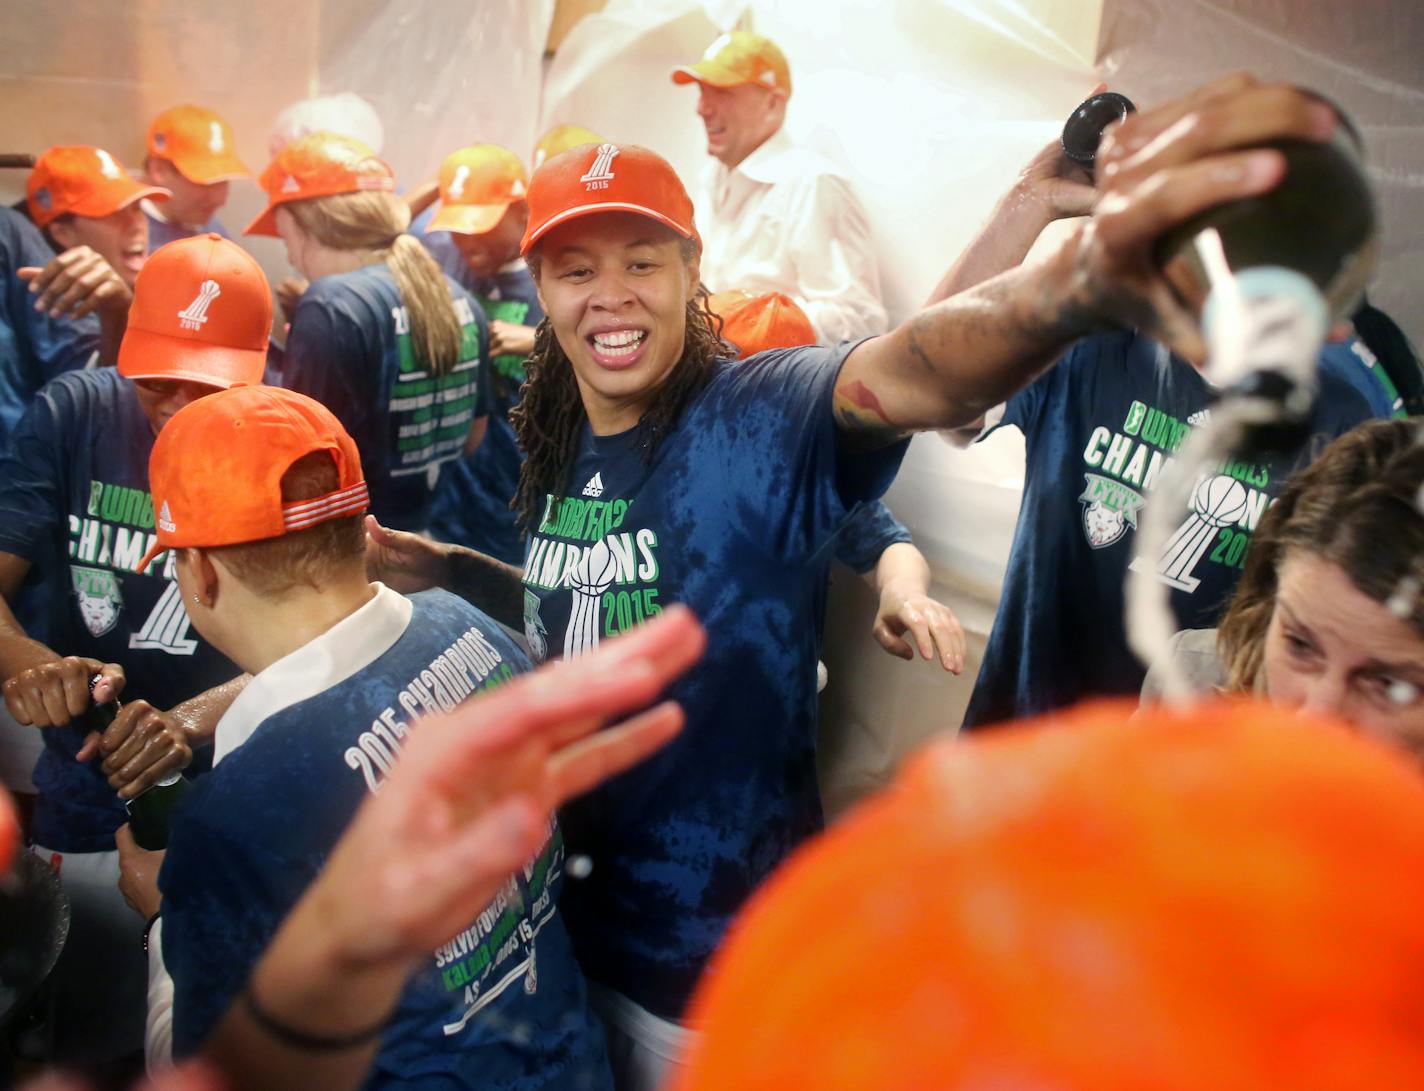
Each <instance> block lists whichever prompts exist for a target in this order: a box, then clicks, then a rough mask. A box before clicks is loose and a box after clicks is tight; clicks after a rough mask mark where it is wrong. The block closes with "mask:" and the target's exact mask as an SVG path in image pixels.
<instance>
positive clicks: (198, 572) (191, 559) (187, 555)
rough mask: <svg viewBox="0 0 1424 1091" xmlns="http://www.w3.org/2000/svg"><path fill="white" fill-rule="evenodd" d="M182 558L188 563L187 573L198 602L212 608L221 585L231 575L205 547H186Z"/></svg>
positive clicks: (229, 578)
mask: <svg viewBox="0 0 1424 1091" xmlns="http://www.w3.org/2000/svg"><path fill="white" fill-rule="evenodd" d="M183 559H184V561H185V563H186V564H187V565H188V574H189V575H190V576H192V577H193V587H194V591H195V593H196V594H197V596H198V600H199V602H200V603H201V604H202V605H204V606H206V607H208V608H209V609H212V607H213V606H214V605H216V603H217V600H218V595H219V594H220V593H221V590H222V587H223V586H224V584H225V583H226V582H227V581H229V580H231V579H232V576H231V575H230V574H229V573H228V572H226V571H224V570H223V568H222V562H220V561H215V560H214V559H213V556H212V554H210V553H209V552H208V551H207V550H205V549H198V548H196V547H192V546H189V547H186V548H185V549H184V550H183Z"/></svg>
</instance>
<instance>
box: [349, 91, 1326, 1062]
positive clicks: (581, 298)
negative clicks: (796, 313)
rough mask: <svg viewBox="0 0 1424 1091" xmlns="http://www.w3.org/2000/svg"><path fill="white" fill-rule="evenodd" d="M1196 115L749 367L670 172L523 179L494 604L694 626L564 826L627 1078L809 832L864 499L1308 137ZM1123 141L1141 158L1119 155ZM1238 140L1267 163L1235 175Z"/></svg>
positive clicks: (563, 648) (583, 952)
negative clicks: (1198, 214)
mask: <svg viewBox="0 0 1424 1091" xmlns="http://www.w3.org/2000/svg"><path fill="white" fill-rule="evenodd" d="M1185 108H1187V107H1185V106H1184V105H1183V104H1182V103H1172V104H1168V105H1166V106H1164V107H1162V108H1160V109H1159V110H1157V111H1151V112H1147V111H1144V112H1143V113H1139V114H1138V115H1136V116H1135V117H1134V118H1132V119H1130V120H1129V121H1128V122H1127V123H1125V124H1124V125H1123V126H1122V127H1121V128H1120V129H1119V130H1118V131H1117V134H1116V140H1115V141H1114V142H1113V143H1112V144H1111V146H1110V147H1109V149H1108V150H1107V151H1106V152H1105V153H1104V155H1105V157H1106V160H1107V161H1108V162H1109V163H1110V164H1112V165H1113V166H1114V167H1115V168H1116V169H1114V170H1111V171H1106V172H1105V174H1106V175H1107V176H1109V177H1110V178H1111V181H1109V182H1108V183H1107V184H1106V188H1107V196H1106V197H1105V198H1104V200H1103V201H1102V202H1100V204H1099V205H1098V210H1097V212H1096V213H1095V214H1094V216H1093V217H1092V218H1091V220H1090V222H1089V223H1088V224H1087V225H1086V226H1084V227H1082V228H1080V229H1079V230H1077V231H1075V232H1074V233H1073V234H1071V235H1070V236H1068V237H1067V238H1066V239H1065V240H1064V242H1063V243H1062V245H1061V247H1060V248H1059V249H1058V250H1057V251H1056V252H1055V253H1054V254H1053V255H1051V256H1050V257H1049V258H1047V259H1046V260H1045V261H1043V262H1040V263H1036V264H1033V265H1027V266H1021V267H1019V268H1017V269H1015V270H1012V271H1011V272H1009V273H1006V274H1004V275H1003V276H1001V277H999V278H997V279H995V280H992V281H989V282H987V283H986V284H983V285H980V286H979V287H977V288H974V289H972V290H971V291H969V292H966V293H964V294H962V295H960V296H957V297H954V298H953V299H951V300H948V301H946V302H944V303H941V304H939V305H937V306H935V307H932V308H930V309H928V310H925V311H923V312H921V313H920V314H918V315H916V316H914V317H913V318H912V319H910V320H909V321H908V322H906V323H905V324H904V325H902V326H901V327H900V328H899V329H897V330H895V331H893V332H892V333H890V334H887V335H885V336H883V337H878V338H872V339H869V340H866V341H862V342H859V343H847V344H843V345H841V346H839V347H837V348H834V349H830V348H819V347H807V348H800V349H790V350H782V351H779V352H774V353H767V354H764V355H762V356H761V357H759V358H758V359H756V360H755V361H752V362H750V363H747V364H737V363H734V362H732V361H729V360H726V359H724V358H723V354H724V352H725V349H724V347H723V345H722V343H721V341H720V339H719V338H718V335H717V327H716V325H715V323H714V321H713V319H712V317H711V316H710V314H709V313H708V311H707V310H706V307H705V293H704V291H703V289H702V288H701V286H700V273H699V261H698V259H699V254H700V249H701V246H700V241H699V237H698V233H697V229H696V226H695V224H694V223H693V215H692V203H691V201H690V200H689V198H688V196H687V192H686V190H685V189H684V188H683V185H682V183H681V181H680V180H679V179H678V177H677V175H676V173H675V172H674V171H673V169H672V167H671V166H670V165H669V164H668V163H667V162H666V161H665V160H663V159H662V158H660V157H659V156H657V155H655V154H654V153H652V152H650V151H648V150H646V149H644V148H639V147H635V146H632V145H619V144H611V143H606V144H601V145H597V146H590V147H583V148H577V149H574V150H572V151H568V152H565V153H564V154H562V155H559V156H555V157H554V158H552V159H550V160H548V161H547V162H546V163H545V164H544V165H543V166H542V167H540V168H539V170H538V171H536V172H535V174H534V177H533V178H532V179H531V181H530V186H529V198H528V200H529V209H530V222H529V230H528V231H527V232H526V233H525V236H524V243H523V248H524V252H525V256H526V259H527V260H528V261H529V264H530V268H531V270H532V271H533V273H534V276H535V280H536V282H537V283H538V286H539V292H540V297H541V298H542V300H543V303H544V309H545V312H546V314H547V316H548V317H547V318H546V320H545V322H544V324H543V325H541V327H540V329H539V333H538V336H537V337H536V340H535V346H534V353H533V356H532V357H531V358H530V361H529V364H528V372H529V381H528V383H527V384H526V385H525V389H524V395H523V400H522V403H521V405H520V408H519V410H518V411H517V412H516V414H515V415H514V419H515V426H516V429H517V430H518V433H519V438H520V441H521V443H522V444H523V446H524V448H525V450H526V451H527V454H528V457H527V459H526V461H525V463H524V468H523V471H522V476H521V479H520V491H519V495H518V498H517V500H516V509H517V511H518V513H519V516H520V518H521V520H522V522H523V526H524V529H525V531H526V532H527V533H528V534H529V535H530V544H529V552H528V555H527V557H526V559H525V563H524V567H523V571H522V573H519V575H520V577H521V578H522V584H523V586H522V589H519V588H517V587H515V586H514V585H512V582H511V583H510V584H506V585H504V587H505V588H506V589H505V590H502V592H501V593H502V594H503V596H504V597H503V602H504V603H505V604H506V605H513V604H515V603H517V602H519V601H520V599H521V597H522V600H523V603H524V607H525V608H524V623H525V634H526V636H527V637H528V639H529V643H530V646H531V648H533V649H534V650H535V652H536V654H537V655H538V656H539V657H543V656H557V655H564V656H576V655H580V654H583V653H585V652H587V651H588V650H590V649H592V648H594V647H596V646H597V645H598V644H599V643H600V641H601V640H603V639H604V638H606V637H607V636H610V635H612V634H614V633H617V632H621V631H623V630H625V629H628V628H631V627H633V626H635V625H637V624H638V623H639V621H640V620H642V619H644V618H647V617H650V616H652V615H655V614H657V613H658V612H659V611H660V610H662V609H663V607H664V605H665V604H666V603H668V602H684V603H686V604H687V605H689V606H690V607H692V609H693V611H694V612H695V613H696V614H697V615H698V617H699V618H700V619H701V621H702V622H703V624H704V625H705V626H706V628H707V631H708V634H709V641H708V653H707V656H706V658H705V659H704V660H703V661H702V663H701V664H699V666H698V667H696V668H695V669H694V670H693V671H691V672H690V673H689V675H688V676H687V678H686V679H685V680H684V681H682V682H681V683H679V684H678V685H677V686H675V687H674V688H673V691H672V692H673V694H674V695H676V696H677V697H678V699H679V700H680V701H681V703H682V704H683V706H684V708H686V709H687V711H688V724H687V728H686V729H685V731H684V732H683V734H682V735H681V736H680V737H679V738H678V739H677V740H676V741H675V742H673V743H672V744H671V745H670V746H669V747H668V749H667V750H666V751H664V752H663V753H662V754H660V755H659V756H658V757H656V758H654V759H653V760H652V761H650V762H648V763H647V764H645V765H644V766H642V767H640V768H639V769H637V770H633V771H631V772H630V773H629V774H628V775H626V776H624V777H621V778H619V779H618V780H617V781H616V782H615V783H613V784H611V785H608V786H606V787H604V788H603V789H600V790H599V791H597V792H595V793H594V794H593V796H592V797H591V798H590V800H589V801H588V803H587V804H586V805H584V804H581V805H578V806H575V807H573V808H570V809H569V810H568V811H567V813H566V815H565V818H566V828H567V830H568V836H569V842H570V845H571V847H572V848H574V849H576V850H578V851H582V852H585V853H587V854H588V855H589V856H590V858H591V859H592V861H593V870H592V873H591V874H590V875H589V876H588V877H587V878H585V879H584V880H582V881H581V882H579V883H577V884H573V885H571V887H570V888H569V890H568V891H567V892H566V896H565V901H564V906H563V908H564V911H565V913H566V914H567V917H568V921H569V926H570V930H571V932H572V934H573V936H574V940H575V943H576V944H577V945H578V949H579V956H580V960H581V961H582V963H583V966H584V969H585V971H586V972H587V973H588V975H589V977H590V979H591V980H592V981H593V982H594V983H595V992H594V995H595V1002H596V1003H599V1004H600V1005H601V1007H602V1010H603V1013H604V1015H605V1019H606V1021H607V1022H608V1023H609V1025H610V1027H611V1030H612V1041H613V1055H614V1056H615V1058H620V1057H621V1058H623V1061H624V1062H626V1064H625V1067H624V1070H623V1072H622V1079H623V1081H624V1086H653V1085H654V1084H655V1083H656V1082H657V1081H658V1079H659V1078H660V1077H661V1073H662V1070H663V1069H664V1068H665V1067H666V1065H667V1064H668V1063H669V1062H670V1061H675V1060H676V1058H677V1057H678V1056H679V1054H680V1051H681V1050H683V1049H684V1048H685V1047H686V1045H687V1043H688V1042H689V1040H690V1036H691V1034H692V1032H691V1031H690V1030H688V1029H687V1028H685V1027H683V1026H681V1025H679V1024H678V1022H677V1020H679V1019H680V1018H682V1016H683V1011H684V1007H685V1004H686V1001H687V998H688V996H689V994H690V993H691V990H692V986H693V983H694V982H695V981H696V979H697V976H698V975H699V973H700V972H701V970H702V967H703V965H704V963H705V961H706V959H707V958H708V956H709V955H710V954H711V952H712V951H713V950H714V948H715V947H716V945H717V943H718V942H719V940H720V939H721V936H722V934H723V932H724V930H725V928H726V926H727V923H728V922H729V920H730V919H731V917H732V915H733V914H734V913H735V912H736V911H737V909H738V908H739V907H740V906H741V904H742V903H743V902H744V901H745V900H746V898H747V897H748V896H749V895H750V893H751V892H752V890H753V889H755V887H756V886H757V885H758V884H759V883H760V882H761V881H762V880H763V879H764V878H765V877H766V876H767V875H768V874H770V872H771V870H772V869H773V868H774V867H775V866H776V864H777V862H778V861H779V860H781V859H782V858H783V857H784V856H786V854H787V853H788V852H790V851H791V849H792V848H793V847H794V846H795V845H796V844H797V843H799V842H800V841H801V840H803V839H805V838H806V837H808V836H810V835H811V834H812V833H813V832H815V831H816V830H817V829H818V828H819V827H820V825H821V806H820V798H819V792H818V788H817V782H816V761H815V757H816V744H815V722H816V712H815V670H814V663H815V657H816V653H817V650H818V646H819V643H820V632H819V628H818V624H817V618H818V616H819V609H820V604H821V602H820V600H821V595H822V593H823V589H824V587H825V578H826V563H827V562H826V556H827V553H828V549H827V548H826V547H827V545H828V543H829V541H830V539H831V538H832V537H833V536H834V535H835V533H836V532H837V530H838V529H839V528H840V527H841V526H842V525H843V524H844V522H845V520H846V519H847V517H848V516H849V514H850V512H851V511H853V510H854V509H855V508H856V507H857V506H858V505H859V504H862V503H864V502H867V501H870V500H873V499H875V498H876V497H878V496H879V495H881V493H883V491H884V490H885V488H886V487H887V486H888V485H889V483H890V481H891V480H892V479H893V477H894V474H895V471H896V469H897V467H898V465H899V461H900V458H901V457H902V455H903V453H904V449H905V441H906V440H907V438H908V436H909V435H910V433H912V432H914V431H916V430H920V429H929V428H946V427H954V426H956V425H958V424H962V423H965V422H967V421H970V420H975V419H977V418H978V416H979V415H980V414H981V413H983V412H984V411H985V410H986V409H987V408H989V407H992V406H993V405H996V404H998V403H999V402H1002V401H1003V400H1004V399H1005V398H1006V397H1008V396H1009V395H1010V394H1012V393H1013V392H1014V391H1015V390H1017V389H1019V388H1020V387H1023V386H1025V385H1026V384H1027V383H1029V382H1030V381H1032V380H1033V379H1034V378H1035V377H1036V376H1037V375H1038V374H1039V373H1040V372H1042V371H1044V370H1046V369H1047V368H1048V367H1049V366H1051V364H1052V362H1053V361H1054V360H1055V359H1056V358H1057V357H1058V355H1059V354H1060V353H1061V352H1062V350H1063V348H1064V347H1065V346H1066V345H1067V344H1068V343H1069V342H1071V341H1072V340H1074V339H1075V338H1077V337H1079V336H1082V335H1084V334H1086V333H1088V332H1090V331H1092V330H1094V329H1096V328H1098V327H1100V326H1101V325H1103V324H1106V323H1110V322H1114V321H1116V322H1123V323H1137V324H1142V323H1147V324H1149V325H1150V324H1153V323H1158V322H1160V323H1162V324H1164V325H1165V326H1167V327H1170V330H1171V331H1182V330H1183V329H1184V328H1185V327H1184V325H1183V322H1182V316H1181V315H1180V314H1179V313H1178V312H1177V311H1175V310H1173V309H1172V304H1171V303H1170V301H1169V297H1168V295H1167V290H1166V286H1165V284H1164V283H1163V282H1162V281H1161V280H1160V278H1159V277H1158V274H1157V273H1156V271H1155V270H1156V267H1155V265H1153V263H1152V261H1151V257H1150V255H1151V248H1152V244H1153V242H1154V240H1155V239H1156V238H1157V237H1158V236H1159V235H1160V234H1161V233H1162V232H1163V231H1165V230H1166V229H1168V228H1169V227H1171V226H1172V225H1174V224H1175V223H1177V222H1179V221H1180V220H1181V219H1183V218H1185V217H1187V216H1189V215H1190V214H1191V213H1192V212H1194V211H1196V210H1198V209H1201V208H1203V207H1206V206H1209V205H1212V204H1215V203H1219V202H1221V201H1223V200H1228V199H1231V198H1233V197H1237V196H1241V195H1244V194H1247V193H1252V192H1259V191H1261V190H1264V189H1268V188H1270V187H1271V186H1273V185H1275V184H1276V183H1277V182H1278V181H1279V180H1280V177H1281V175H1282V171H1283V169H1284V168H1283V164H1282V161H1281V160H1280V159H1279V158H1278V157H1276V156H1275V154H1274V153H1270V152H1265V153H1262V152H1254V153H1253V152H1242V151H1241V150H1240V149H1239V147H1238V145H1239V141H1240V139H1241V138H1240V136H1239V127H1238V126H1239V123H1240V122H1241V121H1242V119H1243V118H1249V119H1250V120H1249V125H1250V127H1251V132H1252V134H1253V136H1252V138H1253V139H1260V140H1271V139H1275V138H1277V137H1280V136H1282V135H1284V134H1291V135H1293V136H1297V137H1299V138H1300V139H1311V140H1320V139H1322V138H1323V137H1322V135H1321V131H1320V128H1321V127H1320V124H1319V119H1318V116H1317V114H1316V113H1315V112H1314V111H1313V109H1312V100H1311V99H1309V98H1308V97H1307V96H1305V95H1302V94H1298V93H1296V92H1293V91H1291V90H1289V89H1284V88H1268V89H1265V90H1263V89H1262V88H1261V87H1260V85H1257V84H1254V83H1253V82H1252V81H1249V80H1244V81H1240V82H1237V83H1234V84H1231V85H1222V86H1220V87H1217V88H1213V89H1211V91H1209V92H1206V93H1202V94H1200V95H1199V96H1198V98H1197V99H1196V100H1193V102H1192V105H1191V108H1193V109H1196V110H1198V111H1199V112H1200V113H1201V114H1202V117H1203V126H1202V128H1200V129H1193V130H1192V131H1193V134H1194V135H1193V137H1192V139H1191V140H1190V141H1188V140H1186V139H1185V138H1184V137H1182V136H1181V134H1180V133H1178V134H1176V135H1165V136H1163V138H1162V139H1155V138H1156V137H1157V136H1158V135H1159V134H1167V131H1168V130H1169V129H1171V127H1172V126H1173V125H1174V124H1175V122H1176V120H1177V118H1178V117H1179V116H1180V114H1181V111H1182V110H1183V109H1185ZM1213 122H1214V123H1215V124H1212V123H1213ZM1227 132H1230V133H1231V136H1230V137H1227V136H1225V135H1223V134H1226V133H1227ZM1208 134H1216V135H1208ZM1154 139H1155V142H1153V141H1154ZM1129 140H1132V141H1137V143H1135V144H1134V145H1133V146H1135V147H1138V148H1144V147H1149V146H1150V149H1151V150H1150V153H1149V154H1141V153H1139V154H1138V155H1137V156H1136V157H1134V158H1132V159H1130V160H1129V159H1127V158H1126V156H1125V153H1124V151H1123V149H1124V147H1126V146H1127V145H1126V144H1124V143H1121V142H1123V141H1129ZM1252 155H1255V156H1258V157H1260V158H1259V159H1251V160H1247V161H1249V162H1251V163H1253V164H1264V165H1263V166H1261V167H1260V169H1258V170H1254V171H1246V170H1244V169H1240V170H1238V169H1237V168H1238V167H1240V166H1241V164H1242V163H1243V157H1249V156H1252ZM1168 168H1171V169H1168ZM1159 172H1160V173H1159ZM1166 335H1167V334H1166V333H1165V332H1164V336H1166ZM1178 340H1180V338H1178ZM1186 347H1188V350H1189V351H1190V347H1189V346H1186ZM373 536H374V538H375V540H376V542H377V544H378V546H379V547H380V548H381V550H383V552H382V553H381V554H380V559H382V560H384V561H385V562H387V563H391V564H395V565H399V566H401V567H403V568H405V569H406V570H408V571H409V570H417V569H418V570H421V571H423V572H424V573H425V576H426V578H431V577H432V576H433V577H435V578H441V579H444V580H446V581H448V583H449V585H451V586H457V587H462V588H466V589H468V591H469V592H470V593H471V594H482V593H483V594H488V593H490V587H491V584H490V583H489V582H488V581H489V580H490V579H491V578H492V577H493V576H494V575H495V572H496V568H495V566H492V565H491V563H489V562H488V561H487V560H485V559H482V558H479V557H477V556H474V555H471V554H468V553H462V552H460V551H458V550H452V549H440V548H438V547H435V546H433V545H428V544H424V543H421V542H419V541H417V540H415V539H413V538H412V537H409V536H406V537H396V538H392V537H390V536H388V535H382V534H381V533H380V531H379V530H376V531H373ZM513 575H514V573H507V575H506V578H510V577H512V576H513Z"/></svg>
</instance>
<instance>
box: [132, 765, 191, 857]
mask: <svg viewBox="0 0 1424 1091" xmlns="http://www.w3.org/2000/svg"><path fill="white" fill-rule="evenodd" d="M192 786H193V782H192V781H190V780H189V779H188V778H187V777H185V776H183V774H182V773H172V774H170V775H169V776H167V777H165V778H164V779H163V780H160V781H158V782H157V783H156V784H153V785H151V786H150V787H148V788H145V789H144V790H143V791H142V792H140V793H139V794H138V795H137V796H135V797H134V798H133V799H131V800H129V801H128V802H127V803H125V804H124V807H125V809H126V810H127V811H128V812H129V831H130V832H131V833H132V834H133V837H134V841H135V843H137V845H138V847H139V848H141V849H149V850H150V851H157V850H158V849H166V848H167V847H168V830H169V826H170V824H171V822H172V818H173V809H174V808H175V807H177V806H178V803H179V801H180V800H181V799H182V798H183V797H184V796H185V795H187V794H188V790H189V789H190V788H191V787H192Z"/></svg>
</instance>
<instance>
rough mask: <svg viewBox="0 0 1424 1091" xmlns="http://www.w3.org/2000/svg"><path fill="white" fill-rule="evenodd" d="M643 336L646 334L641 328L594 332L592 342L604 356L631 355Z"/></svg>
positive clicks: (636, 349)
mask: <svg viewBox="0 0 1424 1091" xmlns="http://www.w3.org/2000/svg"><path fill="white" fill-rule="evenodd" d="M645 336H647V334H646V333H645V332H644V331H643V330H618V331H616V332H614V333H596V334H594V335H593V344H594V347H595V348H597V349H598V351H599V352H601V353H603V354H604V355H605V356H631V355H633V353H635V352H636V351H638V346H639V345H640V344H642V342H643V338H644V337H645Z"/></svg>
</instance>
